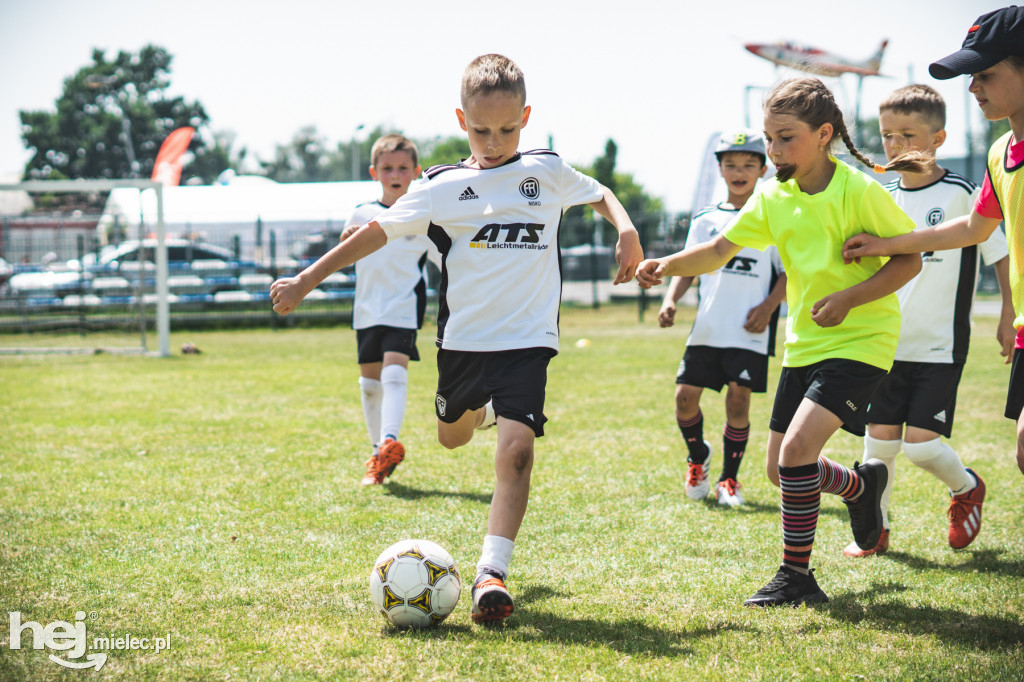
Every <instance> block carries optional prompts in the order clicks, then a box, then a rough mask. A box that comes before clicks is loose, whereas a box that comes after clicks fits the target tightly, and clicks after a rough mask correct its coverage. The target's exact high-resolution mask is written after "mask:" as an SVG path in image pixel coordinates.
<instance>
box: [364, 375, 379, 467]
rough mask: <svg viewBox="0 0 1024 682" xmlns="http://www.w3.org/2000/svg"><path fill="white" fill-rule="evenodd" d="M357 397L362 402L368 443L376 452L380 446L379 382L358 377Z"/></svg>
mask: <svg viewBox="0 0 1024 682" xmlns="http://www.w3.org/2000/svg"><path fill="white" fill-rule="evenodd" d="M359 395H360V396H361V398H362V401H363V416H364V417H365V418H366V431H367V433H369V434H370V442H371V443H372V444H373V449H374V451H376V450H377V445H379V444H380V403H381V397H382V396H383V391H382V389H381V385H380V381H378V380H377V379H368V378H366V377H359Z"/></svg>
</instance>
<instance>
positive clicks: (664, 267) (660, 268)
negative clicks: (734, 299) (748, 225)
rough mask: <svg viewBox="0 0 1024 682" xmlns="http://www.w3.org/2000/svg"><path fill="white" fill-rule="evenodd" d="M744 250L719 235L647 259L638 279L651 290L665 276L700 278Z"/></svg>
mask: <svg viewBox="0 0 1024 682" xmlns="http://www.w3.org/2000/svg"><path fill="white" fill-rule="evenodd" d="M742 249H743V247H742V246H740V245H739V244H734V243H732V242H731V241H729V240H728V239H726V238H725V237H723V236H722V235H718V236H717V237H715V238H714V239H712V240H711V241H708V242H702V243H700V244H697V245H696V246H694V247H691V248H689V249H683V250H682V251H679V252H677V253H673V254H672V255H671V256H665V257H664V258H651V259H650V260H645V261H644V262H643V263H641V264H640V267H638V268H637V269H636V279H637V282H639V283H640V286H641V287H642V288H644V289H650V288H651V287H652V286H654V285H655V284H661V281H662V279H664V278H665V277H673V276H676V275H678V276H680V277H696V276H697V275H703V274H704V273H705V272H714V271H715V270H717V269H718V268H720V267H722V266H723V265H725V264H726V263H728V262H729V260H730V259H732V257H733V256H735V255H736V254H737V253H739V252H740V250H742Z"/></svg>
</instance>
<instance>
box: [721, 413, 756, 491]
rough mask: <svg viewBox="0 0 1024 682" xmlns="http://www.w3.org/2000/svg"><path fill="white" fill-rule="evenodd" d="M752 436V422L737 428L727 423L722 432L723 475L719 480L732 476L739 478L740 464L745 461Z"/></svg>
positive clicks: (732, 477) (735, 479)
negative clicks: (748, 443) (744, 455)
mask: <svg viewBox="0 0 1024 682" xmlns="http://www.w3.org/2000/svg"><path fill="white" fill-rule="evenodd" d="M749 437H750V424H747V425H746V426H745V427H744V428H742V429H736V428H733V427H731V426H729V424H728V423H727V424H726V425H725V430H724V431H723V432H722V475H721V476H719V478H718V480H719V481H724V480H725V479H727V478H731V479H732V480H734V481H738V480H739V473H740V464H741V463H742V462H743V454H744V453H745V452H746V451H747V439H748V438H749Z"/></svg>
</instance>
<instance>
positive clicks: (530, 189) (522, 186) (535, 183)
mask: <svg viewBox="0 0 1024 682" xmlns="http://www.w3.org/2000/svg"><path fill="white" fill-rule="evenodd" d="M519 193H520V194H522V195H523V196H524V197H526V198H527V199H529V200H530V201H529V203H530V206H540V202H539V201H537V199H538V198H540V181H539V180H537V178H526V179H525V180H523V181H522V182H521V183H519Z"/></svg>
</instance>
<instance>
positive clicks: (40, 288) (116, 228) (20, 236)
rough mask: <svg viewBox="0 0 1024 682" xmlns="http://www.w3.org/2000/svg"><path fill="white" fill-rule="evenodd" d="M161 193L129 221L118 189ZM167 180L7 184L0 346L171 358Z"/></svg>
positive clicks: (2, 214) (0, 232)
mask: <svg viewBox="0 0 1024 682" xmlns="http://www.w3.org/2000/svg"><path fill="white" fill-rule="evenodd" d="M119 188H134V189H136V190H138V191H139V192H140V193H152V194H153V195H154V198H155V204H156V211H155V215H152V214H151V215H149V216H146V217H145V218H143V217H140V220H139V222H138V223H137V224H134V225H125V224H124V223H123V221H121V222H120V224H119V220H118V218H117V216H113V217H112V216H111V215H110V214H109V213H107V212H106V201H107V197H108V195H109V194H110V192H111V191H113V190H115V189H119ZM167 281H168V259H167V242H166V238H165V229H164V207H163V185H161V184H160V183H158V182H153V181H151V180H137V179H122V180H40V181H26V182H20V183H12V184H0V353H4V354H13V353H74V352H85V353H95V352H103V351H106V352H121V353H145V354H149V353H157V354H159V355H161V356H167V355H170V314H169V304H168V286H167Z"/></svg>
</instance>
